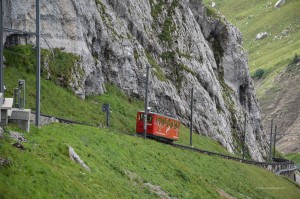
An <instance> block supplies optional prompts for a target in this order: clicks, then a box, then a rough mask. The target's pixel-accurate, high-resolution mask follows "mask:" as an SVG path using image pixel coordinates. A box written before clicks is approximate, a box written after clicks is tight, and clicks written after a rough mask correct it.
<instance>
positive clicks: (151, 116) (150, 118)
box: [147, 115, 153, 123]
mask: <svg viewBox="0 0 300 199" xmlns="http://www.w3.org/2000/svg"><path fill="white" fill-rule="evenodd" d="M152 119H153V115H148V118H147V122H148V123H151V122H152Z"/></svg>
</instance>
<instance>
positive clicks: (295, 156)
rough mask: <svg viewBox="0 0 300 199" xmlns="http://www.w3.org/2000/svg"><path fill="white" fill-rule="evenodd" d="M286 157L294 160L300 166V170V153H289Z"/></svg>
mask: <svg viewBox="0 0 300 199" xmlns="http://www.w3.org/2000/svg"><path fill="white" fill-rule="evenodd" d="M286 157H287V158H288V159H290V160H292V161H293V162H295V165H296V166H297V167H298V168H299V170H300V153H291V154H287V155H286Z"/></svg>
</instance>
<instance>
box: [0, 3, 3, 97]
mask: <svg viewBox="0 0 300 199" xmlns="http://www.w3.org/2000/svg"><path fill="white" fill-rule="evenodd" d="M3 27H4V23H3V0H0V93H4V89H3V82H4V81H3V77H4V75H3V49H4V46H3V44H4V42H3Z"/></svg>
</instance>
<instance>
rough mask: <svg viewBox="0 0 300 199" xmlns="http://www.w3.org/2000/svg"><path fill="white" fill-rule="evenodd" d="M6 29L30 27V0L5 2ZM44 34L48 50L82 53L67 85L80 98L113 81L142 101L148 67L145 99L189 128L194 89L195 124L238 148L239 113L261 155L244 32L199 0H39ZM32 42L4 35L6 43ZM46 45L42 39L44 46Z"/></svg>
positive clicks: (262, 140) (252, 148) (251, 146)
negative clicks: (147, 91)
mask: <svg viewBox="0 0 300 199" xmlns="http://www.w3.org/2000/svg"><path fill="white" fill-rule="evenodd" d="M4 4H5V9H4V10H5V19H4V20H5V27H8V28H14V29H22V30H28V31H34V29H35V21H34V19H35V1H34V0H28V1H24V0H6V1H4ZM41 4H42V6H41V13H42V16H41V19H42V34H43V36H44V37H45V39H46V40H47V41H48V42H49V44H50V46H51V47H52V48H60V49H63V50H64V51H66V52H71V53H74V54H77V55H79V56H80V67H81V68H82V69H83V71H84V75H78V74H74V75H75V77H76V78H74V79H75V81H74V82H72V84H71V85H70V86H71V87H72V88H73V90H74V92H75V93H76V94H77V95H78V96H80V97H83V98H84V97H85V96H86V95H91V94H101V93H104V92H105V83H112V84H114V85H116V86H118V87H119V88H121V89H122V90H124V91H125V92H126V93H127V94H128V95H130V96H132V97H136V98H139V99H143V96H144V86H145V85H144V83H143V75H144V74H145V69H146V67H147V66H151V78H150V79H151V81H150V104H151V106H152V107H153V109H155V110H157V111H159V112H164V113H171V114H173V115H177V116H178V117H179V118H180V120H181V121H182V122H183V123H184V124H186V125H188V123H189V122H188V121H189V114H190V110H189V104H190V90H191V87H194V90H195V93H194V96H195V103H194V104H195V109H194V113H195V114H194V118H193V121H194V128H195V129H196V130H197V131H198V132H199V133H201V134H203V135H208V136H210V137H212V138H214V139H215V140H217V141H218V142H219V143H221V144H222V145H223V146H224V147H226V148H227V149H228V150H229V151H230V152H237V153H239V152H240V151H241V139H242V135H243V128H244V127H243V124H244V114H245V113H246V115H247V132H246V144H247V150H248V152H249V155H250V156H251V157H252V158H253V159H256V160H262V159H263V157H264V156H265V155H266V148H267V144H266V136H265V134H264V132H263V130H262V127H261V121H260V111H259V107H258V105H257V101H256V98H255V93H254V88H253V83H252V80H251V78H250V76H249V73H248V67H247V56H246V54H245V52H244V51H243V49H242V47H241V42H242V36H241V33H240V32H239V31H238V30H237V28H235V27H234V26H232V25H231V24H229V23H228V22H227V21H226V19H224V18H223V17H222V16H219V15H218V14H216V13H214V12H213V11H211V10H206V8H204V7H203V5H202V3H201V1H199V0H190V1H188V0H182V1H179V0H167V1H163V0H134V1H133V0H61V1H59V2H58V1H56V0H44V1H42V2H41ZM12 39H13V40H14V41H15V42H16V43H25V42H27V43H35V39H34V37H29V36H22V35H18V34H14V35H6V41H7V42H10V43H11V42H12V41H11V40H12ZM42 47H43V48H47V46H46V44H45V43H43V44H42Z"/></svg>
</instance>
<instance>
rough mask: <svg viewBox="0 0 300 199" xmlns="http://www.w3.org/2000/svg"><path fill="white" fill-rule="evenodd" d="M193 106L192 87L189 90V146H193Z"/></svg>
mask: <svg viewBox="0 0 300 199" xmlns="http://www.w3.org/2000/svg"><path fill="white" fill-rule="evenodd" d="M193 105H194V87H192V90H191V118H190V120H191V121H190V145H191V146H193Z"/></svg>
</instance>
